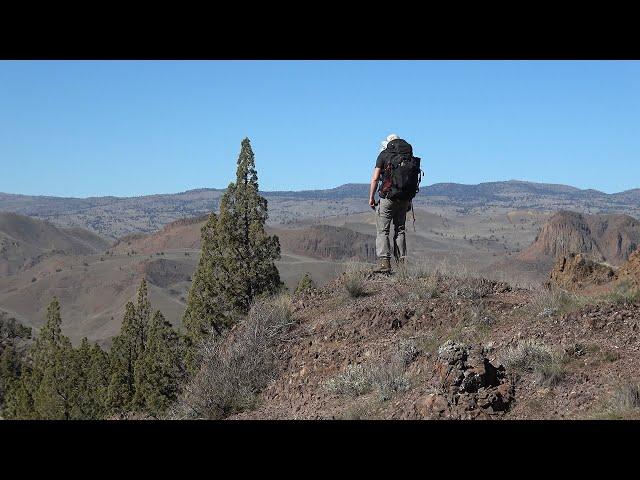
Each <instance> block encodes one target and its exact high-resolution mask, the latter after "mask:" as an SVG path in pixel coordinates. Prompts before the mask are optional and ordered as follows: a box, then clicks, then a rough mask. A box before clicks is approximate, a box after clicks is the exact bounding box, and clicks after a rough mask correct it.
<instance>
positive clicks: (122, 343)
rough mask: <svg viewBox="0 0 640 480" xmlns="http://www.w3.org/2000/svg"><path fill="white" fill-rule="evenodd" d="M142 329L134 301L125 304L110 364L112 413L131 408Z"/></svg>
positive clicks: (108, 402)
mask: <svg viewBox="0 0 640 480" xmlns="http://www.w3.org/2000/svg"><path fill="white" fill-rule="evenodd" d="M139 339H140V329H139V327H138V316H137V314H136V307H135V305H134V304H133V302H127V304H126V305H125V313H124V318H123V320H122V327H121V328H120V334H119V335H117V336H115V337H114V338H113V344H112V346H111V354H110V362H109V363H110V365H111V377H110V379H109V387H108V389H107V404H108V406H109V410H110V412H111V413H124V412H126V411H128V410H129V409H130V408H131V405H132V402H133V395H134V393H135V392H134V366H135V362H136V360H137V359H138V357H139V356H140V355H141V354H142V347H141V346H140V344H139Z"/></svg>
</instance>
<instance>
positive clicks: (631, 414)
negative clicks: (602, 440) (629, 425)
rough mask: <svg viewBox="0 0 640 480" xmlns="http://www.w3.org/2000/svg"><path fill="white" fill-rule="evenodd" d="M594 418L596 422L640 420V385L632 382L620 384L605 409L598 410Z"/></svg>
mask: <svg viewBox="0 0 640 480" xmlns="http://www.w3.org/2000/svg"><path fill="white" fill-rule="evenodd" d="M592 418H594V419H596V420H626V419H635V420H637V419H639V418H640V385H638V384H637V383H631V382H629V383H621V384H618V385H617V386H616V387H615V388H614V390H613V394H612V395H611V397H610V398H609V400H608V402H607V403H606V405H605V406H604V408H601V409H599V410H597V411H596V412H595V413H594V414H593V415H592Z"/></svg>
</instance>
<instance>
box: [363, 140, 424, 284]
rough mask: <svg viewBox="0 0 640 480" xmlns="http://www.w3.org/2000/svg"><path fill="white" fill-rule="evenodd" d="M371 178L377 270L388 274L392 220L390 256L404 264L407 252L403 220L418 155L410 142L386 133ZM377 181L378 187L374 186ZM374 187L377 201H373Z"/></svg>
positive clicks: (414, 188) (417, 170)
mask: <svg viewBox="0 0 640 480" xmlns="http://www.w3.org/2000/svg"><path fill="white" fill-rule="evenodd" d="M381 143H382V148H381V150H380V154H379V155H378V159H377V160H376V166H375V168H374V170H373V175H372V177H371V186H370V187H369V206H370V207H371V208H373V209H374V210H375V212H376V255H377V257H378V265H377V266H376V267H375V268H374V269H373V271H374V272H377V273H391V246H390V242H389V230H390V228H391V222H392V221H393V256H394V258H395V260H396V264H397V265H398V266H402V265H404V262H405V257H406V255H407V242H406V238H405V221H406V218H407V212H409V211H410V210H411V209H412V208H413V205H412V200H413V197H415V195H416V193H417V192H418V186H419V184H420V180H421V178H422V177H421V170H420V158H418V157H414V156H413V149H412V148H411V145H410V144H409V143H408V142H406V141H405V140H403V139H401V138H400V137H398V136H397V135H395V134H391V135H389V136H387V138H386V139H385V140H383V141H382V142H381ZM378 182H380V186H379V188H378ZM376 189H377V190H378V196H379V197H380V201H379V202H377V203H376V201H375V198H374V196H375V193H376Z"/></svg>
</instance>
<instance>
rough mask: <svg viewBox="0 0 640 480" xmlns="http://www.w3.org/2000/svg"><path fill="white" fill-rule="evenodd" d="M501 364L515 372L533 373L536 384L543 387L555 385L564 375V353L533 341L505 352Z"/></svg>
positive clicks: (527, 341) (525, 342)
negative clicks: (535, 377)
mask: <svg viewBox="0 0 640 480" xmlns="http://www.w3.org/2000/svg"><path fill="white" fill-rule="evenodd" d="M502 363H503V364H504V365H505V366H506V367H507V368H508V369H511V370H514V371H516V372H520V373H523V372H533V373H535V374H536V376H537V380H538V383H539V384H540V385H543V386H545V387H553V386H555V385H557V384H558V383H560V382H561V381H562V379H563V378H564V376H565V374H566V369H565V363H566V357H565V354H564V352H562V353H560V352H556V351H555V350H554V349H552V348H551V347H549V346H547V345H545V344H542V343H539V342H536V341H534V340H525V341H523V342H521V343H519V344H518V345H517V346H516V347H512V348H510V349H509V350H507V351H506V352H505V353H504V355H503V358H502Z"/></svg>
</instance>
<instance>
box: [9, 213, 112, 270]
mask: <svg viewBox="0 0 640 480" xmlns="http://www.w3.org/2000/svg"><path fill="white" fill-rule="evenodd" d="M108 246H109V242H108V241H107V240H105V239H103V238H101V237H100V236H98V235H96V234H95V233H93V232H89V231H87V230H84V229H82V228H78V227H75V228H57V227H55V226H53V225H51V224H50V223H48V222H45V221H42V220H37V219H34V218H30V217H26V216H24V215H18V214H15V213H5V212H0V276H3V275H11V274H13V273H16V272H17V271H19V270H20V269H21V268H23V267H26V266H33V265H35V264H36V263H38V262H39V261H41V260H43V259H44V258H48V257H51V256H53V255H82V254H90V253H98V252H101V251H104V250H105V249H106V248H107V247H108Z"/></svg>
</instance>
